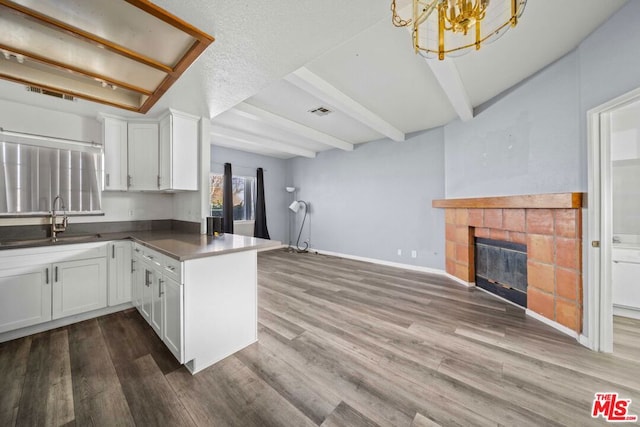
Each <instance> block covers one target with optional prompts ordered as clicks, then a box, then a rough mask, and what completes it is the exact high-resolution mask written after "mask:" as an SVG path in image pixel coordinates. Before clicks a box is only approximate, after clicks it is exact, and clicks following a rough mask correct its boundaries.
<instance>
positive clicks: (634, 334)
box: [613, 316, 640, 361]
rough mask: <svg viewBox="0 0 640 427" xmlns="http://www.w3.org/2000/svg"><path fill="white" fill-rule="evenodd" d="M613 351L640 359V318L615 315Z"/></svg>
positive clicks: (617, 354) (628, 357)
mask: <svg viewBox="0 0 640 427" xmlns="http://www.w3.org/2000/svg"><path fill="white" fill-rule="evenodd" d="M613 352H614V354H615V355H616V356H618V357H622V358H625V359H629V360H636V361H637V360H639V359H640V320H639V319H630V318H628V317H620V316H613Z"/></svg>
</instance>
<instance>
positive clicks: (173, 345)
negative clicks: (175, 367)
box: [162, 275, 184, 363]
mask: <svg viewBox="0 0 640 427" xmlns="http://www.w3.org/2000/svg"><path fill="white" fill-rule="evenodd" d="M163 280H164V281H163V283H162V286H163V289H162V292H163V295H162V310H163V316H162V317H163V328H162V329H163V336H162V341H164V343H165V345H166V346H167V347H169V350H171V353H173V355H174V356H175V357H176V359H178V362H180V363H183V362H184V361H183V360H182V359H183V350H182V337H183V331H182V329H183V328H182V325H183V323H182V322H183V319H182V304H183V295H182V292H183V289H182V286H181V285H180V283H178V282H176V281H175V280H174V279H172V278H171V277H168V276H166V275H165V276H164V278H163Z"/></svg>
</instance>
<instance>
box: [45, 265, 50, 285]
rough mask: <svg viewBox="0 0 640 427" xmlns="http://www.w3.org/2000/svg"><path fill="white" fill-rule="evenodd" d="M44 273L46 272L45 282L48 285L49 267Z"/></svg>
mask: <svg viewBox="0 0 640 427" xmlns="http://www.w3.org/2000/svg"><path fill="white" fill-rule="evenodd" d="M44 272H45V273H44V274H45V283H46V284H47V285H48V284H49V267H47V268H45V269H44Z"/></svg>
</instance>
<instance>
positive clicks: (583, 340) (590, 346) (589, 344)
mask: <svg viewBox="0 0 640 427" xmlns="http://www.w3.org/2000/svg"><path fill="white" fill-rule="evenodd" d="M578 342H579V343H580V344H582V345H583V346H585V347H587V348H588V349H590V350H593V351H595V350H596V349H595V348H593V341H591V338H589V337H587V336H585V335H582V334H580V336H579V337H578Z"/></svg>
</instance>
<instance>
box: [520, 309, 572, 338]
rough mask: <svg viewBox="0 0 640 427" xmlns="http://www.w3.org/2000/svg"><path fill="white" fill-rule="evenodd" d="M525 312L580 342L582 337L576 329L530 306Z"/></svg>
mask: <svg viewBox="0 0 640 427" xmlns="http://www.w3.org/2000/svg"><path fill="white" fill-rule="evenodd" d="M525 312H526V313H527V316H530V317H533V318H534V319H536V320H539V321H540V322H542V323H544V324H545V325H549V326H551V327H552V328H553V329H556V330H558V331H560V332H562V333H563V334H565V335H569V336H570V337H571V338H573V339H575V340H576V341H578V342H580V339H579V337H578V333H577V332H576V331H574V330H573V329H569V328H567V327H566V326H564V325H561V324H560V323H558V322H554V321H553V320H551V319H547V318H546V317H544V316H543V315H541V314H538V313H536V312H535V311H533V310H529V309H528V308H527V310H526V311H525Z"/></svg>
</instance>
